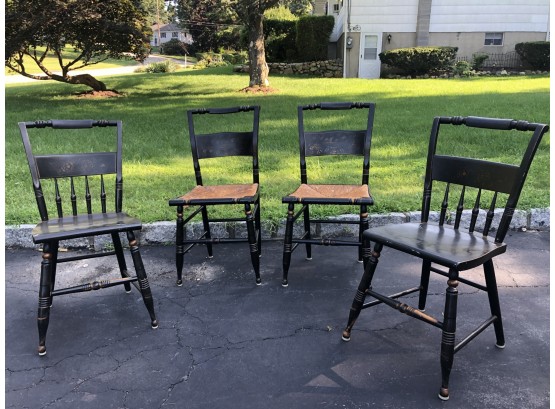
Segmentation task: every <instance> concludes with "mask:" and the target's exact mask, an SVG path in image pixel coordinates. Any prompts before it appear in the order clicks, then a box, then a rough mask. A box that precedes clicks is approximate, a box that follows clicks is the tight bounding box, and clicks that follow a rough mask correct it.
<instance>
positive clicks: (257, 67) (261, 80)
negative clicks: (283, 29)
mask: <svg viewBox="0 0 555 409" xmlns="http://www.w3.org/2000/svg"><path fill="white" fill-rule="evenodd" d="M248 19H249V24H248V27H249V62H250V68H249V75H250V80H249V86H250V87H254V86H260V87H267V86H269V85H270V82H269V81H268V72H269V71H270V69H269V68H268V64H266V52H265V50H264V31H263V27H262V19H263V14H261V13H259V12H258V10H257V9H256V8H254V7H253V10H252V11H251V12H250V13H249V16H248Z"/></svg>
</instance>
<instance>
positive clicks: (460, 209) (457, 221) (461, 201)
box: [454, 186, 466, 230]
mask: <svg viewBox="0 0 555 409" xmlns="http://www.w3.org/2000/svg"><path fill="white" fill-rule="evenodd" d="M465 189H466V186H463V187H462V190H461V197H460V198H459V204H458V205H457V215H456V217H455V226H454V228H455V230H457V229H458V228H459V224H460V223H461V216H462V212H463V209H464V192H465Z"/></svg>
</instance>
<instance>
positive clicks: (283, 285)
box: [281, 279, 289, 288]
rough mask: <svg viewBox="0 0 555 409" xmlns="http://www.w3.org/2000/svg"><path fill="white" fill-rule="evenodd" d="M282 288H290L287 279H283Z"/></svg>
mask: <svg viewBox="0 0 555 409" xmlns="http://www.w3.org/2000/svg"><path fill="white" fill-rule="evenodd" d="M281 286H282V287H284V288H287V287H289V281H287V280H286V279H283V280H282V281H281Z"/></svg>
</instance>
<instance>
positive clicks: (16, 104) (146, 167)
mask: <svg viewBox="0 0 555 409" xmlns="http://www.w3.org/2000/svg"><path fill="white" fill-rule="evenodd" d="M270 81H271V86H272V87H274V88H276V89H278V90H279V91H278V92H276V93H273V94H268V95H258V94H256V95H253V94H245V93H243V92H238V91H239V90H240V89H242V88H244V87H245V86H246V85H247V84H248V76H247V75H246V74H236V73H232V72H231V69H230V68H229V67H223V68H213V69H205V70H197V71H180V72H176V73H171V74H132V75H125V76H123V75H122V76H114V77H105V82H106V84H107V86H108V87H110V88H114V89H117V90H119V91H120V92H123V93H125V96H124V97H122V98H112V99H81V98H77V96H76V95H75V94H76V93H77V92H80V91H83V90H85V88H84V87H79V86H70V85H66V84H61V83H60V84H58V83H26V84H17V85H16V84H14V85H7V86H6V116H5V119H6V125H5V127H6V129H5V141H6V142H5V149H6V152H5V160H6V208H5V209H6V210H5V213H6V224H21V223H35V222H36V221H37V220H38V212H37V209H36V204H35V200H34V197H33V194H32V184H31V180H30V175H29V169H28V166H27V162H26V159H25V155H24V152H23V146H22V143H21V138H20V135H19V130H18V128H17V122H18V121H30V120H38V119H79V118H81V119H82V118H93V119H103V118H105V119H122V120H123V123H124V180H125V187H124V207H125V208H126V210H127V211H128V212H129V213H130V214H132V215H135V216H137V217H139V218H141V219H142V221H143V222H153V221H163V220H174V217H175V214H174V211H175V209H174V208H170V207H169V206H168V205H167V201H168V199H170V198H173V197H177V196H180V195H181V194H183V193H184V192H185V191H187V190H188V189H189V188H191V187H192V186H193V185H194V173H193V167H192V161H191V155H190V147H189V142H188V135H187V131H186V126H187V123H186V115H185V111H186V110H187V109H191V108H201V107H225V106H235V105H249V104H259V105H260V106H261V119H260V166H261V175H260V181H261V189H262V215H263V216H262V217H263V218H264V219H267V220H271V221H273V222H275V223H281V221H282V220H283V218H284V216H285V213H286V208H285V205H283V204H282V203H281V197H282V196H284V195H286V194H288V193H290V192H291V191H292V190H293V189H294V188H295V187H296V186H297V185H298V183H299V164H298V163H299V159H298V133H297V114H296V107H297V106H298V105H299V104H308V103H317V102H321V101H371V102H376V104H377V108H376V118H375V122H374V138H373V141H372V151H371V170H370V186H371V191H372V194H373V196H374V198H375V201H376V204H375V205H374V206H373V208H372V209H371V211H372V212H390V211H411V210H418V209H420V205H421V203H420V201H421V195H422V178H423V175H424V171H425V169H424V167H425V161H426V158H425V156H426V149H427V142H428V137H429V132H430V127H431V123H432V119H433V117H434V116H436V115H446V116H451V115H461V116H466V115H477V116H491V117H503V118H515V119H526V120H529V121H534V122H544V123H545V122H548V121H549V78H547V77H507V78H498V77H493V78H466V79H449V80H440V79H422V80H364V79H321V78H300V77H287V76H272V77H271V78H270ZM360 120H363V119H362V117H360V116H359V118H358V119H357V120H356V121H353V123H354V122H357V121H360ZM317 122H318V123H324V122H329V124H330V126H338V127H339V126H351V123H350V122H349V123H345V122H333V121H332V120H331V119H326V118H320V119H319V120H318V121H317ZM357 123H358V122H357ZM206 126H207V129H210V125H209V124H208V125H206ZM352 126H355V125H352ZM458 129H461V128H458ZM461 136H462V135H460V134H457V133H455V134H454V135H452V136H451V137H450V140H449V141H448V143H447V144H446V145H445V146H443V147H442V148H441V149H445V150H456V149H461V148H464V150H465V151H468V152H470V153H471V154H473V155H476V156H478V157H483V156H493V157H497V158H498V159H502V158H501V157H500V156H499V155H500V154H499V153H498V152H499V150H500V149H501V148H504V147H508V146H510V147H511V153H510V155H511V156H512V158H511V159H513V160H514V159H515V158H516V157H517V156H518V155H520V152H519V151H516V150H514V149H513V148H512V146H513V145H512V142H508V140H507V138H502V139H496V140H495V141H494V140H493V139H488V143H487V144H483V143H478V142H477V141H470V143H467V144H464V145H462V146H461V142H460V139H459V138H460V137H461ZM56 138H57V139H56ZM482 142H483V141H482ZM549 143H550V142H549V134H548V135H546V136H545V137H544V140H543V142H542V144H541V146H540V148H539V150H538V153H537V155H536V159H535V162H534V163H533V165H532V168H531V170H530V173H529V176H528V180H527V184H526V187H525V189H524V191H523V194H522V196H521V199H520V202H519V208H520V209H530V208H536V207H548V206H549ZM72 144H74V142H73V140H72V139H68V138H64V137H60V136H58V137H54V142H53V143H52V146H60V147H68V146H69V147H71V146H72ZM74 149H75V150H76V149H77V148H74ZM515 149H516V148H515ZM310 165H313V166H314V167H315V168H309V178H310V179H309V180H312V181H313V182H323V183H325V182H328V183H333V182H334V181H336V179H334V178H336V177H337V175H342V176H343V175H345V176H348V182H349V183H359V181H360V177H361V166H362V163H361V161H360V160H359V159H358V158H356V159H353V158H345V157H344V158H340V160H336V161H334V162H332V163H331V166H332V167H333V170H332V171H331V172H326V171H325V166H324V165H325V160H324V159H322V158H320V159H315V160H313V161H312V163H309V166H310ZM223 169H224V171H222V167H210V166H207V165H203V176H204V179H205V183H218V182H226V181H235V180H236V179H237V177H236V170H240V169H242V168H241V165H240V164H239V163H238V162H237V161H236V160H232V161H231V162H230V163H227V164H226V165H224V167H223ZM311 170H312V172H311ZM318 178H321V179H318ZM434 206H436V207H437V203H435V204H434ZM353 210H354V209H351V208H341V209H340V208H336V209H332V210H331V211H332V212H336V213H349V212H353ZM320 212H321V213H320V214H321V215H326V214H330V211H325V210H320Z"/></svg>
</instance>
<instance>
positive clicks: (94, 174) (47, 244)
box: [19, 120, 158, 355]
mask: <svg viewBox="0 0 555 409" xmlns="http://www.w3.org/2000/svg"><path fill="white" fill-rule="evenodd" d="M19 129H20V132H21V137H22V139H23V145H24V147H25V152H26V154H27V160H28V162H29V169H30V171H31V177H32V179H33V188H34V193H35V198H36V201H37V205H38V209H39V213H40V217H41V220H42V221H41V223H39V224H38V225H37V226H36V227H35V228H34V229H33V232H32V237H33V241H34V242H35V243H36V244H42V246H43V254H42V264H41V277H40V290H39V309H38V330H39V348H38V352H39V355H44V354H46V345H45V340H46V332H47V329H48V324H49V317H50V307H51V305H52V300H53V297H55V296H59V295H64V294H72V293H78V292H83V291H91V290H98V289H100V288H107V287H112V286H115V285H124V287H125V290H126V292H130V291H131V285H130V284H133V285H134V286H135V287H136V288H137V289H138V290H139V291H140V293H141V295H142V297H143V301H144V303H145V305H146V307H147V310H148V313H149V314H150V319H151V325H152V328H157V327H158V322H157V320H156V316H155V314H154V303H153V299H152V294H151V291H150V286H149V283H148V279H147V275H146V272H145V269H144V266H143V262H142V259H141V255H140V253H139V247H138V245H137V240H136V238H135V233H134V232H135V231H138V230H141V222H140V221H139V220H138V219H135V218H132V217H130V216H129V215H127V214H126V213H123V212H122V198H123V183H122V153H121V150H122V123H121V121H93V120H51V121H35V122H20V123H19ZM30 129H32V130H33V131H32V132H31V133H32V134H33V139H34V140H35V141H36V144H35V148H36V147H37V146H39V147H40V149H38V150H41V151H42V150H43V148H42V146H45V145H46V144H44V143H41V141H40V139H41V138H42V139H45V138H46V137H48V136H50V137H52V136H53V134H61V133H63V132H65V134H66V138H67V139H66V140H67V144H68V145H71V146H72V147H71V148H70V149H71V151H72V152H76V151H78V152H82V153H48V154H43V153H41V154H37V153H36V152H33V150H32V149H31V141H30V137H29V132H28V130H30ZM93 129H94V131H93ZM112 130H114V131H115V132H114V134H115V135H114V134H112ZM84 134H86V135H84ZM100 135H102V137H100ZM84 137H86V138H85V140H84V142H83V138H84ZM93 137H94V139H93ZM97 137H98V138H97ZM107 137H109V138H110V141H111V142H110V149H112V150H111V151H93V147H96V146H97V145H99V144H100V142H99V141H98V140H97V139H103V140H106V138H107ZM79 138H81V139H79ZM52 150H58V151H59V150H60V149H57V148H53V149H52ZM52 150H50V152H52ZM107 179H110V180H111V179H114V180H115V192H114V193H115V195H114V205H115V210H114V211H113V212H108V211H107V194H106V187H105V186H106V180H107ZM43 183H44V185H45V189H43ZM94 188H98V190H99V199H96V200H94V199H93V196H92V194H91V191H94ZM66 192H67V194H66ZM80 192H82V193H83V196H84V199H85V200H84V203H83V204H81V203H80V204H78V203H77V202H78V201H77V197H78V195H80V194H81V193H80ZM49 194H51V196H52V199H53V200H52V206H53V203H54V202H55V203H56V215H57V217H51V216H52V215H51V213H49V211H48V208H47V204H46V199H45V195H46V196H48V195H49ZM62 197H67V198H69V199H70V203H71V206H68V207H69V208H70V210H71V212H70V214H69V215H64V212H63V208H64V206H63V200H62ZM85 208H86V213H85V212H84V210H85ZM93 210H94V211H93ZM52 213H53V212H52ZM120 233H126V235H127V239H128V240H129V249H130V251H131V257H132V260H133V264H134V266H135V272H136V275H135V276H132V275H131V274H130V273H129V271H128V270H127V266H126V261H125V255H124V252H123V246H122V244H121V240H120V236H119V234H120ZM99 235H111V238H112V241H113V246H114V251H108V252H100V253H98V252H97V253H90V252H87V253H85V254H80V255H76V256H70V257H64V258H58V250H59V248H60V242H61V241H62V240H69V239H76V238H83V237H94V236H99ZM110 255H115V256H116V258H117V262H118V267H119V270H120V273H121V278H118V279H113V280H105V279H102V280H99V281H94V282H92V283H88V284H82V285H77V286H74V287H68V288H61V289H55V284H56V267H57V265H58V263H62V262H69V261H76V260H82V259H87V258H94V257H104V256H110Z"/></svg>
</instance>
